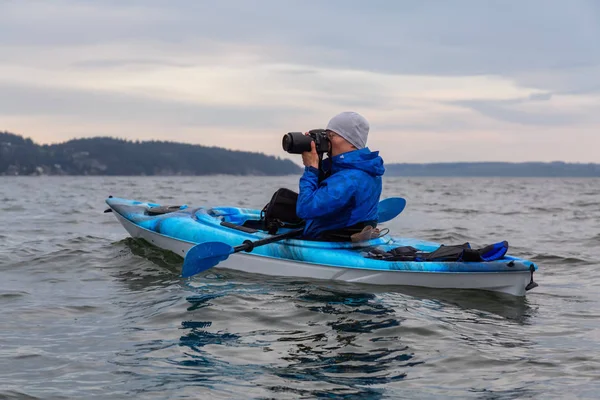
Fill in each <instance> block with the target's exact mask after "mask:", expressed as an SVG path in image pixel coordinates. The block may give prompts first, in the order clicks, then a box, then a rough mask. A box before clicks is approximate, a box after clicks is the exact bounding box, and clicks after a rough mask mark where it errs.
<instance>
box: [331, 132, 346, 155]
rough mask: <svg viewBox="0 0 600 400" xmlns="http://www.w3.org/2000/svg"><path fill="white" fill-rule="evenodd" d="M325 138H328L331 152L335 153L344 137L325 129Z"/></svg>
mask: <svg viewBox="0 0 600 400" xmlns="http://www.w3.org/2000/svg"><path fill="white" fill-rule="evenodd" d="M327 138H328V139H329V142H330V143H331V153H332V154H335V153H337V151H336V150H338V149H339V147H340V145H341V143H342V141H343V140H344V138H342V137H341V136H340V135H338V134H337V133H335V132H334V131H327Z"/></svg>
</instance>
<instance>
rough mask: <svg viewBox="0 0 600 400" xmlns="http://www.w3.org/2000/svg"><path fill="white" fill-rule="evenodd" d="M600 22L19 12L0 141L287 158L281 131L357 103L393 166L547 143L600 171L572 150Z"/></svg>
mask: <svg viewBox="0 0 600 400" xmlns="http://www.w3.org/2000/svg"><path fill="white" fill-rule="evenodd" d="M599 20H600V6H599V5H598V3H597V2H595V1H572V2H568V3H566V2H563V1H559V0H531V1H527V2H517V1H488V2H481V1H478V0H472V1H467V0H457V1H453V2H444V1H423V2H393V1H384V0H373V1H372V2H369V3H367V2H364V1H358V0H331V1H319V0H288V1H278V0H261V2H260V3H252V2H248V1H245V0H221V1H208V0H207V1H198V0H177V1H168V2H167V1H159V0H143V1H142V0H129V1H127V2H123V1H117V0H106V1H102V2H91V1H86V2H82V1H75V0H57V1H53V2H51V3H49V2H42V1H28V2H18V1H5V2H0V129H9V128H11V126H14V127H17V128H18V127H26V128H27V129H28V130H29V129H30V130H32V132H24V133H26V134H29V135H34V134H37V133H36V132H35V131H42V130H43V131H44V132H46V133H44V135H46V136H45V138H47V140H51V135H49V134H48V133H47V132H55V133H53V134H54V135H55V138H58V137H59V135H63V136H60V137H61V138H63V137H64V135H65V133H64V132H69V133H70V134H75V133H73V132H74V131H73V129H74V128H72V129H71V128H69V126H76V127H77V129H78V131H79V132H81V131H83V132H97V131H98V130H99V129H104V130H106V131H107V133H109V134H110V133H111V132H112V133H119V134H120V133H122V132H124V130H123V129H122V128H120V127H127V128H126V129H127V132H131V133H129V134H131V135H132V136H133V135H142V133H136V131H137V129H136V127H139V128H140V130H144V131H145V132H146V133H144V134H147V135H150V134H152V135H154V136H155V137H162V136H163V135H166V133H165V132H180V133H181V136H180V137H181V138H182V140H183V139H185V140H196V141H197V140H198V139H197V136H194V135H195V132H197V130H198V129H199V128H202V129H203V131H205V132H206V131H210V132H212V133H214V134H212V133H211V134H210V135H204V136H203V140H207V141H210V144H216V145H221V146H226V147H231V148H240V146H244V147H249V146H253V148H256V149H268V151H272V152H273V154H279V153H280V148H279V147H280V146H279V144H278V143H275V142H278V141H279V135H281V134H282V133H283V132H286V131H288V130H302V129H310V128H315V127H319V126H323V125H324V124H325V123H326V122H327V120H328V119H329V118H330V117H331V116H332V115H333V114H334V113H337V112H339V111H341V110H345V109H354V110H357V111H359V112H362V113H363V114H365V115H366V116H367V117H368V118H369V120H370V121H371V125H372V129H373V130H372V132H373V144H374V145H378V146H383V147H385V149H384V151H385V152H386V157H387V158H388V159H390V160H400V159H406V157H415V159H416V160H422V158H420V157H422V153H421V155H418V154H415V155H412V154H410V151H409V150H408V149H407V150H404V148H403V150H402V151H400V150H398V148H399V147H400V146H399V143H401V144H402V146H408V148H409V149H410V148H411V146H412V148H415V147H418V146H420V144H419V143H420V142H423V141H424V140H429V141H434V142H435V146H439V150H435V151H434V150H431V151H429V152H428V153H427V157H451V156H452V157H466V159H468V158H469V157H474V154H478V153H477V152H476V151H475V149H477V148H489V144H490V143H494V144H495V145H496V146H497V148H499V149H501V148H503V147H502V146H506V148H507V149H508V148H509V147H510V146H513V147H514V146H516V145H517V144H518V143H523V147H524V148H527V146H533V144H532V143H530V142H528V141H530V140H533V139H536V140H538V139H539V140H542V139H543V140H544V141H545V143H547V145H544V146H543V149H544V150H543V151H544V153H540V155H536V157H546V156H550V155H552V156H553V157H554V158H555V159H560V157H557V154H559V153H560V152H563V153H564V154H565V156H564V158H565V159H566V158H569V159H571V160H573V159H576V158H577V157H579V156H581V157H584V156H585V157H588V159H590V157H592V158H591V159H595V160H598V156H597V155H590V154H591V153H586V152H584V151H583V150H580V151H579V152H577V150H570V149H569V148H568V146H566V145H565V144H564V140H565V137H566V135H567V133H570V134H573V135H574V134H575V133H573V132H577V134H579V135H581V136H580V140H581V141H583V142H585V141H588V142H593V135H594V132H597V129H598V126H599V125H600V121H599V120H598V117H597V115H598V113H597V111H596V110H597V109H598V107H600V41H598V40H597V38H598V37H600V24H598V21H599ZM35 121H39V122H38V125H35V124H34V122H35ZM7 125H8V126H7ZM13 129H14V128H13ZM60 132H63V133H60ZM39 135H42V133H39ZM274 137H276V138H277V140H273V138H274ZM192 138H193V139H192ZM34 139H35V138H34ZM370 140H371V139H370ZM503 141H504V142H503ZM274 143H275V144H274ZM457 143H460V144H461V150H460V151H456V150H455V151H453V152H452V154H450V155H448V154H446V153H445V149H446V148H448V147H449V146H452V145H455V144H457ZM432 146H433V145H432ZM552 146H555V147H552ZM463 148H464V150H462V149H463ZM538 148H542V146H538ZM586 148H589V146H586ZM265 151H267V150H265ZM526 154H533V153H532V152H525V151H524V152H523V156H525V155H526ZM484 159H485V158H484ZM454 160H455V159H454ZM423 161H425V160H423ZM432 161H435V159H432ZM449 161H453V160H449Z"/></svg>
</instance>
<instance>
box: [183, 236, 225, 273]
mask: <svg viewBox="0 0 600 400" xmlns="http://www.w3.org/2000/svg"><path fill="white" fill-rule="evenodd" d="M231 253H233V247H231V246H230V245H228V244H227V243H222V242H206V243H200V244H197V245H195V246H194V247H192V248H191V249H189V250H188V252H187V254H186V255H185V259H184V260H183V268H182V269H181V276H182V277H183V278H189V277H190V276H193V275H196V274H199V273H200V272H202V271H206V270H207V269H209V268H212V267H214V266H215V265H217V264H218V263H220V262H221V261H225V260H227V257H229V255H230V254H231Z"/></svg>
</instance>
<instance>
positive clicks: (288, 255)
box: [106, 197, 537, 296]
mask: <svg viewBox="0 0 600 400" xmlns="http://www.w3.org/2000/svg"><path fill="white" fill-rule="evenodd" d="M106 203H107V204H108V206H109V207H110V209H111V210H112V211H113V213H114V214H115V216H116V217H117V219H118V221H119V222H120V223H121V224H122V225H123V227H124V228H125V229H126V230H127V232H128V233H129V234H130V235H131V236H132V237H134V238H141V239H144V240H146V241H147V242H148V243H150V244H152V245H154V246H157V247H159V248H161V249H164V250H170V251H172V252H174V253H176V254H178V255H180V256H181V257H185V255H186V254H187V252H188V250H190V249H191V248H192V247H193V246H195V245H197V244H199V243H206V242H215V241H217V242H223V243H226V244H228V245H230V246H237V245H240V244H242V242H244V241H245V240H251V241H255V240H259V239H265V238H268V237H270V236H271V235H269V234H268V233H266V232H264V231H262V230H257V229H252V228H248V227H246V226H244V225H242V224H244V222H246V221H248V220H259V219H260V211H258V210H253V209H245V208H236V207H212V208H206V207H196V208H194V207H188V206H176V207H172V208H170V209H168V210H167V211H168V212H164V209H165V207H161V206H160V205H159V204H156V203H149V202H142V201H136V200H128V199H121V198H116V197H109V198H108V199H106ZM160 208H162V209H163V211H162V212H164V213H155V212H153V210H157V209H160ZM399 246H412V247H414V248H416V249H418V250H420V251H426V252H432V251H434V250H436V249H438V248H439V246H440V244H438V243H433V242H427V241H422V240H418V239H408V238H396V237H392V236H390V235H387V234H386V235H383V236H381V237H379V238H377V239H371V240H366V241H362V242H357V243H353V242H324V241H313V240H300V239H285V240H282V241H278V242H275V243H270V244H267V245H264V246H260V247H256V248H254V249H253V250H252V251H251V252H239V253H235V254H232V255H231V257H229V258H228V259H226V260H225V261H223V262H221V263H220V264H218V265H217V266H216V267H215V268H227V269H231V270H238V271H245V272H250V273H256V274H264V275H273V276H286V277H298V278H311V279H328V280H337V281H345V282H356V283H365V284H375V285H401V286H421V287H430V288H455V289H480V290H489V291H496V292H503V293H508V294H511V295H515V296H524V295H525V293H526V291H527V290H528V289H529V288H532V287H535V286H536V285H535V284H533V272H534V271H535V270H537V266H536V265H535V264H534V263H533V262H531V261H527V260H524V259H520V258H517V257H511V256H508V255H505V256H504V257H502V258H501V259H499V260H496V261H485V262H431V261H427V262H417V261H386V260H381V259H376V258H372V257H368V256H367V255H368V254H369V253H370V252H371V251H372V250H373V249H377V250H383V251H389V250H391V249H393V248H396V247H399Z"/></svg>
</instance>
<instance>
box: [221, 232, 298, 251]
mask: <svg viewBox="0 0 600 400" xmlns="http://www.w3.org/2000/svg"><path fill="white" fill-rule="evenodd" d="M302 232H304V229H297V230H295V231H290V232H287V233H283V234H281V235H275V236H271V237H268V238H264V239H260V240H256V241H254V242H253V241H251V240H244V242H243V243H242V244H240V245H239V246H235V247H234V248H233V251H232V254H233V253H238V252H240V251H246V252H248V253H249V252H251V251H252V250H254V248H255V247H258V246H262V245H265V244H269V243H273V242H278V241H280V240H284V239H288V238H292V237H295V236H298V235H300V234H301V233H302Z"/></svg>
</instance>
